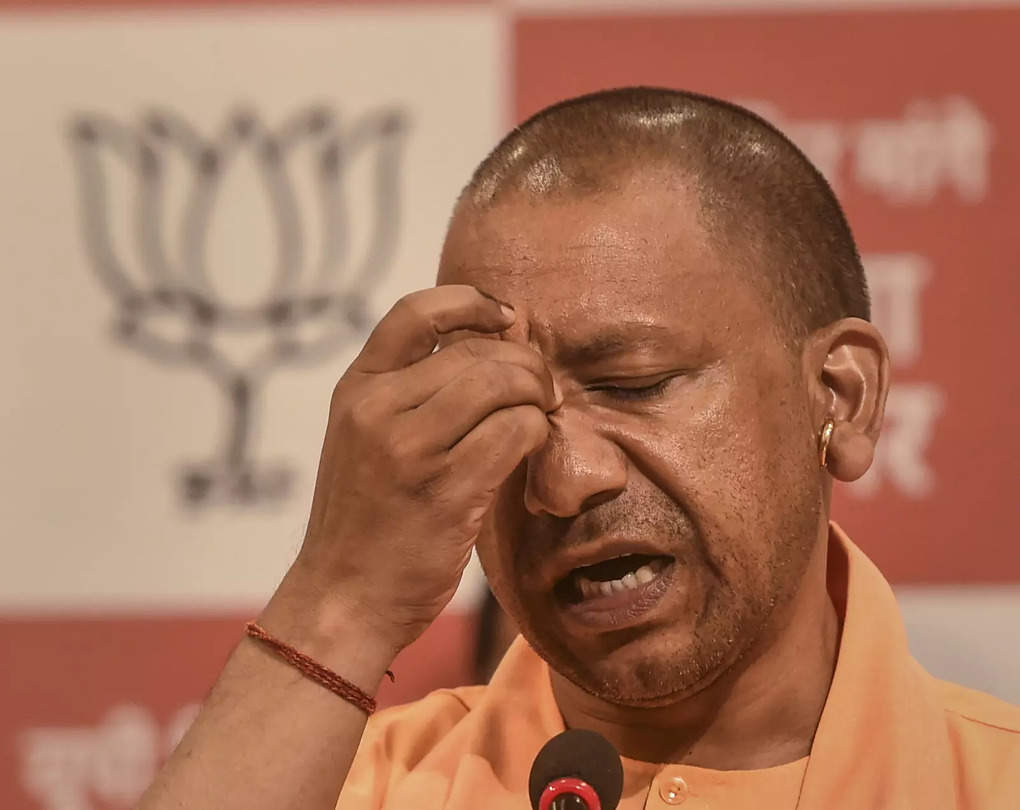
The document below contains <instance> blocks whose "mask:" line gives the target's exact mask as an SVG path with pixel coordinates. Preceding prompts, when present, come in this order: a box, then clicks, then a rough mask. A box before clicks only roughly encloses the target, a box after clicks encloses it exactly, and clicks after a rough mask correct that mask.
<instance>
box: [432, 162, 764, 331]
mask: <svg viewBox="0 0 1020 810" xmlns="http://www.w3.org/2000/svg"><path fill="white" fill-rule="evenodd" d="M439 283H466V284H473V285H475V286H477V287H479V288H480V289H482V290H484V291H485V292H488V293H490V294H492V295H495V296H496V297H498V298H500V299H502V300H505V301H508V302H509V303H511V304H512V305H513V306H514V307H516V308H517V309H518V312H519V314H520V313H521V312H522V311H523V313H524V314H525V317H526V318H527V321H528V324H529V327H530V328H531V329H532V330H537V331H538V332H540V333H544V335H545V336H546V337H547V338H548V339H549V340H556V339H559V338H563V339H567V338H569V337H571V336H573V337H576V338H578V339H584V338H585V337H586V336H587V334H589V333H597V332H600V331H602V330H604V328H605V327H606V326H607V325H611V324H636V325H640V324H644V325H648V326H654V327H661V328H664V329H667V330H669V331H674V332H677V331H687V332H690V331H704V330H708V329H714V328H718V327H719V326H720V325H721V323H722V322H723V321H726V320H727V319H731V318H733V317H734V316H735V315H736V314H737V310H738V309H740V308H741V306H740V304H741V301H743V302H745V303H750V299H749V290H747V289H746V284H744V283H741V281H740V275H739V274H738V273H737V272H734V268H732V267H730V266H728V265H727V263H726V261H725V259H724V257H722V256H720V255H719V252H718V251H717V249H716V248H715V246H714V244H713V243H712V241H711V240H710V239H709V237H708V234H707V232H706V230H705V229H704V227H703V226H702V224H701V222H700V221H699V209H698V206H697V199H696V195H695V192H694V191H693V190H692V189H690V188H689V187H686V186H685V185H684V184H683V182H682V181H680V180H679V179H676V178H672V177H664V176H662V175H661V174H651V175H650V176H649V175H641V174H636V175H633V176H630V177H628V178H625V179H623V180H621V181H620V182H619V185H618V187H615V188H612V189H610V190H608V191H605V192H600V193H598V194H592V195H585V196H579V197H570V198H566V197H561V198H540V197H529V196H525V195H519V196H516V197H511V198H510V199H507V200H504V201H502V202H500V203H499V204H497V205H496V206H494V207H492V208H490V209H486V210H484V211H478V210H473V209H470V208H469V209H467V210H462V211H459V212H458V213H457V215H456V216H455V218H454V221H453V223H452V224H451V228H450V232H449V234H448V236H447V242H446V245H445V247H444V251H443V258H442V262H441V265H440V273H439ZM755 308H756V309H760V307H755Z"/></svg>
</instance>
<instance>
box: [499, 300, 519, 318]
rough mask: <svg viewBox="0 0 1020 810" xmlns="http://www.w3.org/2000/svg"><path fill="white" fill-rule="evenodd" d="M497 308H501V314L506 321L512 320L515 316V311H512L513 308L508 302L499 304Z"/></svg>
mask: <svg viewBox="0 0 1020 810" xmlns="http://www.w3.org/2000/svg"><path fill="white" fill-rule="evenodd" d="M499 308H500V310H502V312H503V315H504V316H505V317H506V319H507V320H508V321H512V320H515V319H516V318H517V313H516V312H514V308H513V307H512V306H510V305H509V304H500V305H499Z"/></svg>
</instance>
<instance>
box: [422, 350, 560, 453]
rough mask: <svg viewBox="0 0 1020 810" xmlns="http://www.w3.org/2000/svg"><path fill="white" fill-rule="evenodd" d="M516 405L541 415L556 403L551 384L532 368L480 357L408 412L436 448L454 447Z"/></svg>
mask: <svg viewBox="0 0 1020 810" xmlns="http://www.w3.org/2000/svg"><path fill="white" fill-rule="evenodd" d="M519 405H531V406H533V407H534V408H535V409H536V410H537V411H538V412H539V413H542V414H543V415H544V414H545V413H546V412H548V411H551V410H553V409H554V408H555V407H556V405H555V404H554V402H553V395H552V391H551V390H550V386H549V385H548V384H547V383H546V382H545V381H544V380H543V378H542V377H541V376H540V375H539V374H536V373H535V372H534V371H532V370H531V369H528V368H524V367H523V366H520V365H517V364H516V363H501V362H499V361H497V360H480V361H479V362H477V363H475V364H474V365H472V366H470V367H469V368H467V369H466V370H464V371H463V372H462V373H461V374H459V375H458V376H457V377H455V378H454V379H453V380H452V381H451V382H449V383H448V384H447V385H445V386H444V387H443V388H441V389H440V390H439V391H437V392H436V394H435V395H434V396H433V397H431V398H430V399H429V400H427V401H426V402H425V403H424V404H422V405H421V406H420V407H418V408H417V409H415V410H414V411H411V412H409V414H408V415H409V417H411V418H413V419H414V421H415V423H416V425H417V429H418V430H419V431H421V433H420V435H421V437H422V442H423V444H424V446H425V447H426V448H428V449H430V450H433V451H435V450H441V449H448V448H451V447H453V446H454V445H455V444H457V442H459V441H460V440H461V439H462V438H463V437H464V436H466V435H467V434H468V433H470V432H471V430H472V429H474V428H475V427H476V426H477V425H479V424H480V423H481V422H483V421H484V420H485V419H486V417H488V416H489V415H490V414H492V413H493V412H495V411H499V410H503V409H506V408H514V407H516V406H519Z"/></svg>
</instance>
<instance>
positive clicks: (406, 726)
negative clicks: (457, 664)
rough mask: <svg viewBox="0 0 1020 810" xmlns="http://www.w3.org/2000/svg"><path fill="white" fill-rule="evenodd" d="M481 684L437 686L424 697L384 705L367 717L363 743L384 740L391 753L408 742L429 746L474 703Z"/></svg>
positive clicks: (415, 745) (426, 747)
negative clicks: (452, 686)
mask: <svg viewBox="0 0 1020 810" xmlns="http://www.w3.org/2000/svg"><path fill="white" fill-rule="evenodd" d="M484 692H485V687H484V686H461V687H458V688H456V689H437V690H436V691H435V692H431V693H429V694H428V695H426V696H425V697H423V698H421V699H419V700H415V701H413V702H411V703H405V704H402V705H400V706H391V707H390V708H388V709H383V710H382V711H380V712H378V713H377V714H374V715H372V717H370V718H369V720H368V724H367V726H366V727H365V734H364V736H363V737H362V747H365V746H366V745H372V744H380V743H381V744H383V745H385V747H386V748H387V750H388V751H389V752H390V753H391V754H395V753H397V751H398V750H400V749H405V748H406V747H407V746H412V747H422V746H424V747H425V750H427V749H428V747H430V746H431V745H432V744H434V743H435V742H436V741H437V740H439V739H440V738H442V737H443V736H444V735H445V734H446V733H448V732H449V731H450V730H451V729H452V728H453V727H454V726H456V725H457V724H458V723H459V722H460V721H461V720H462V719H464V717H466V716H467V715H468V714H469V713H470V712H471V709H472V708H473V707H474V706H475V704H476V703H477V702H478V700H479V699H480V698H481V696H482V694H484Z"/></svg>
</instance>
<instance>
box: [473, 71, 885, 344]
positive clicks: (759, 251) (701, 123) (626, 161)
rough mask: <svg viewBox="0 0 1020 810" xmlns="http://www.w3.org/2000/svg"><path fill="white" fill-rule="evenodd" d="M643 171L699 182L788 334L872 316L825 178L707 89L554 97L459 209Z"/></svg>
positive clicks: (572, 192) (581, 187)
mask: <svg viewBox="0 0 1020 810" xmlns="http://www.w3.org/2000/svg"><path fill="white" fill-rule="evenodd" d="M638 170H640V171H648V170H651V171H655V172H657V171H660V170H661V172H662V176H663V177H664V178H669V180H668V181H667V182H674V183H678V184H681V185H683V186H684V187H685V188H687V189H690V190H693V192H694V197H695V199H697V200H698V202H699V203H700V210H699V212H698V218H699V221H700V223H701V225H702V227H704V229H705V231H706V233H707V234H708V236H709V238H710V239H711V240H712V242H713V245H714V247H715V248H716V249H717V250H718V251H719V252H720V253H721V255H725V256H728V257H731V258H732V263H733V267H734V269H735V270H736V271H738V272H740V273H741V274H743V275H745V276H746V277H748V278H749V279H750V280H752V281H754V282H755V283H756V284H757V285H758V287H759V289H760V290H761V291H762V293H763V294H764V295H765V297H766V298H767V300H768V301H769V303H770V304H771V305H772V306H773V307H774V310H775V314H776V320H777V324H778V326H779V327H780V330H781V331H782V332H783V333H784V334H786V335H788V336H790V337H792V338H795V339H799V338H802V337H803V336H805V335H807V334H810V333H811V332H813V331H814V330H816V329H818V328H820V327H822V326H825V325H827V324H829V323H832V322H833V321H836V320H839V319H841V318H846V317H857V318H863V319H865V320H868V319H869V315H870V308H869V302H868V290H867V284H866V281H865V277H864V270H863V267H862V265H861V260H860V256H859V254H858V252H857V247H856V245H855V244H854V239H853V235H852V233H851V231H850V226H849V225H848V223H847V220H846V217H845V215H844V214H843V210H842V208H841V207H840V205H839V202H838V201H837V199H836V196H835V194H834V193H833V191H832V189H831V188H830V186H829V184H828V183H827V182H826V180H825V178H824V177H822V175H821V173H820V172H819V171H818V170H817V169H816V168H815V167H814V166H813V165H812V164H811V162H810V161H809V160H808V159H807V158H806V157H805V156H804V154H803V153H802V152H801V151H800V150H799V149H798V148H797V147H796V146H794V144H793V143H792V142H791V141H790V140H789V139H788V138H787V137H786V136H785V135H783V134H782V133H781V132H780V131H779V130H777V129H776V128H775V127H773V126H772V125H771V124H769V123H768V122H766V121H765V120H763V119H762V118H760V117H759V116H757V115H755V114H754V113H751V112H749V111H748V110H745V109H743V108H742V107H738V106H737V105H735V104H730V103H728V102H724V101H720V100H718V99H714V98H710V97H708V96H702V95H698V94H695V93H689V92H684V91H677V90H666V89H658V88H647V87H635V88H624V89H619V90H608V91H603V92H599V93H593V94H591V95H586V96H581V97H579V98H575V99H570V100H568V101H564V102H561V103H559V104H555V105H553V106H551V107H548V108H546V109H544V110H542V111H541V112H539V113H537V114H535V115H534V116H532V117H531V118H529V119H528V120H527V121H525V122H524V123H523V124H521V125H520V126H519V127H517V128H516V129H514V130H513V131H512V132H511V133H510V134H509V135H507V136H506V138H504V139H503V141H502V142H500V144H499V145H498V146H497V147H496V148H495V149H494V150H493V151H492V152H491V153H490V154H489V156H488V157H487V158H486V159H485V160H484V161H483V162H482V164H481V165H480V166H479V167H478V169H477V170H476V171H475V173H474V175H473V177H472V178H471V182H470V183H469V184H468V186H467V187H466V188H465V189H464V192H463V193H462V195H461V198H460V201H459V203H458V210H463V209H464V208H465V207H469V208H471V209H473V210H478V211H485V210H487V209H490V208H494V207H497V206H499V205H500V203H501V202H503V201H506V200H508V199H510V198H512V197H513V198H519V197H520V196H521V195H527V196H530V197H534V198H536V201H537V200H547V201H555V200H556V199H557V198H564V199H576V198H578V197H583V196H597V195H601V194H611V193H613V192H615V191H619V190H620V189H621V188H622V187H623V186H624V185H625V183H626V180H627V178H628V177H630V176H631V175H632V174H633V173H634V172H636V171H638ZM679 199H682V197H681V196H680V195H678V200H679Z"/></svg>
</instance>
